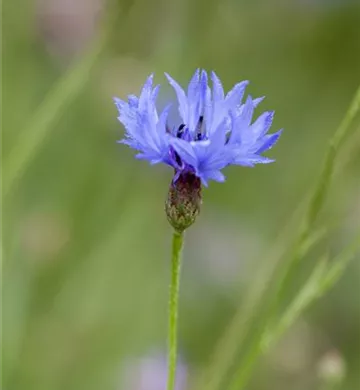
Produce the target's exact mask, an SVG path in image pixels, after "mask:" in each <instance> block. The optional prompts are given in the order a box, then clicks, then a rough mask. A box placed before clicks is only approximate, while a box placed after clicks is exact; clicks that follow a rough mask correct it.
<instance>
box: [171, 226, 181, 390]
mask: <svg viewBox="0 0 360 390" xmlns="http://www.w3.org/2000/svg"><path fill="white" fill-rule="evenodd" d="M183 242H184V235H183V233H178V232H174V235H173V242H172V257H171V284H170V300H169V324H168V326H169V328H168V381H167V390H173V389H174V387H175V375H176V359H177V320H178V306H179V286H180V266H181V251H182V247H183Z"/></svg>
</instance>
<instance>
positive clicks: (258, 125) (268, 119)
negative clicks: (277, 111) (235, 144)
mask: <svg viewBox="0 0 360 390" xmlns="http://www.w3.org/2000/svg"><path fill="white" fill-rule="evenodd" d="M273 119H274V111H266V112H264V113H263V114H261V115H260V116H259V117H258V118H257V119H256V121H255V122H254V123H253V124H252V125H251V131H252V133H253V134H254V137H255V138H260V137H262V136H263V135H264V134H266V133H267V132H268V131H269V129H270V127H271V124H272V121H273Z"/></svg>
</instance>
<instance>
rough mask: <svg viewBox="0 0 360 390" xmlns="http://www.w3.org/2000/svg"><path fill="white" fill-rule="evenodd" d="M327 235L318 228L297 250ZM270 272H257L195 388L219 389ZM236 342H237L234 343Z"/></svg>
mask: <svg viewBox="0 0 360 390" xmlns="http://www.w3.org/2000/svg"><path fill="white" fill-rule="evenodd" d="M287 230H288V229H286V231H287ZM326 232H327V229H325V228H320V229H318V230H316V231H315V232H314V233H313V234H312V235H311V236H310V237H308V239H307V240H306V241H304V243H303V244H302V246H301V248H300V249H301V253H302V255H303V256H305V255H306V254H307V253H308V252H309V251H310V250H311V249H312V248H313V247H314V246H315V245H316V244H317V243H318V242H319V241H321V240H322V239H323V238H324V236H325V234H326ZM274 252H275V256H270V257H277V256H278V252H279V249H277V250H275V251H274ZM272 263H273V261H270V262H269V266H270V265H271V264H272ZM271 271H273V270H272V269H271V270H270V271H269V270H267V269H265V270H262V272H263V273H262V275H260V272H259V275H260V277H258V280H257V281H256V283H254V284H252V290H251V291H250V293H249V296H248V298H247V299H246V302H245V305H244V306H242V307H241V310H238V311H237V312H236V313H235V317H234V318H233V320H232V321H231V323H230V325H229V326H228V328H227V329H226V331H225V333H224V335H223V337H222V338H221V339H220V341H219V343H218V346H217V348H216V350H215V352H214V355H213V360H212V362H211V364H210V367H209V369H207V370H206V371H205V372H204V373H203V375H201V378H200V379H199V382H198V383H197V385H196V386H194V389H199V388H204V389H205V388H206V389H207V390H213V389H218V388H220V386H221V384H222V383H223V381H224V379H225V378H226V375H227V372H228V370H229V362H232V361H234V360H235V358H236V355H237V352H238V350H239V345H240V344H242V343H243V341H244V338H245V336H246V334H247V332H248V329H249V328H250V327H251V324H252V320H253V315H254V313H256V312H257V309H260V308H261V304H262V301H261V298H262V297H263V294H266V290H267V289H268V287H269V285H270V276H271V274H272V272H271ZM235 339H236V342H234V340H235Z"/></svg>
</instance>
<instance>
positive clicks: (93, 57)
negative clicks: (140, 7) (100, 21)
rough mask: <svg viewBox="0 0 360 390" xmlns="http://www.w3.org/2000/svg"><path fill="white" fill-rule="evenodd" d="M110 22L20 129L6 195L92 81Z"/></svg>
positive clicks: (8, 165) (7, 174)
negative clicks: (60, 119)
mask: <svg viewBox="0 0 360 390" xmlns="http://www.w3.org/2000/svg"><path fill="white" fill-rule="evenodd" d="M106 22H107V23H105V26H104V27H100V33H99V36H98V37H97V39H96V40H95V41H94V42H93V44H92V47H91V48H90V50H89V51H88V53H87V54H85V55H84V56H82V57H81V58H80V59H79V60H78V62H77V63H76V64H75V65H74V66H73V67H72V68H70V69H69V71H68V72H67V73H65V74H64V76H63V77H61V78H60V80H59V81H58V82H57V83H56V84H55V85H54V87H53V88H52V89H51V90H50V92H49V93H48V95H47V97H46V98H45V99H44V101H43V103H42V104H41V105H40V107H39V108H38V110H37V111H36V112H35V113H34V115H33V117H32V118H31V119H30V120H29V124H28V126H27V128H26V129H24V131H22V132H20V136H19V139H18V140H17V143H16V144H15V146H14V148H13V149H12V150H11V151H10V154H9V157H8V159H7V160H6V161H5V165H6V170H4V176H3V179H4V182H3V194H4V195H7V194H8V193H9V192H10V191H11V189H12V187H13V186H14V185H15V183H16V181H18V180H19V179H20V178H21V175H22V174H23V173H24V171H25V170H26V168H27V166H28V165H29V164H30V162H31V159H32V158H33V157H34V156H35V153H36V151H37V149H38V148H40V147H41V145H42V144H43V142H44V140H45V138H46V136H47V134H48V133H49V130H50V128H51V126H52V125H53V124H54V122H55V121H56V120H57V119H58V118H59V117H60V115H61V114H62V112H63V111H64V109H65V108H66V107H68V106H69V105H70V104H71V103H72V101H73V100H74V99H75V98H76V96H77V95H78V94H79V93H80V91H81V90H82V88H83V87H84V85H86V83H87V81H88V80H89V75H90V72H91V69H92V68H93V66H94V64H95V63H96V61H97V60H98V58H99V55H100V53H101V51H102V49H103V48H104V46H105V44H106V42H107V39H108V36H109V32H110V31H111V30H112V28H111V26H112V25H113V18H111V21H110V20H109V18H108V17H107V18H106Z"/></svg>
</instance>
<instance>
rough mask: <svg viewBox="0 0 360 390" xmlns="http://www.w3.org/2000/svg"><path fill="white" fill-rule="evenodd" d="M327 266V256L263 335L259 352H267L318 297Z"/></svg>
mask: <svg viewBox="0 0 360 390" xmlns="http://www.w3.org/2000/svg"><path fill="white" fill-rule="evenodd" d="M327 264H328V256H327V255H324V256H323V257H322V258H321V260H320V261H319V262H318V264H317V265H316V267H315V268H314V270H313V272H312V274H311V275H310V277H309V278H308V279H307V281H306V283H305V284H304V286H303V287H302V288H301V290H300V292H299V293H298V294H297V296H296V297H295V298H294V300H293V301H292V303H290V304H289V307H288V308H287V309H286V311H285V313H284V314H283V316H282V317H281V318H280V320H279V322H278V323H277V324H276V325H275V326H274V327H272V328H271V329H269V330H268V331H267V332H265V333H264V334H263V337H262V340H261V346H260V348H261V351H262V352H265V351H267V350H268V349H269V348H270V347H271V346H272V344H273V343H274V341H276V340H278V339H279V337H280V336H281V335H282V334H283V333H284V332H285V331H286V330H287V329H289V328H290V326H291V325H292V324H293V323H294V322H295V321H296V320H297V318H298V317H299V316H300V315H301V314H302V312H303V311H304V310H305V309H306V308H307V306H308V305H309V304H310V303H311V302H312V301H313V300H315V299H316V298H317V297H318V293H319V287H320V285H321V282H322V280H323V278H324V276H325V273H326V267H327Z"/></svg>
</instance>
